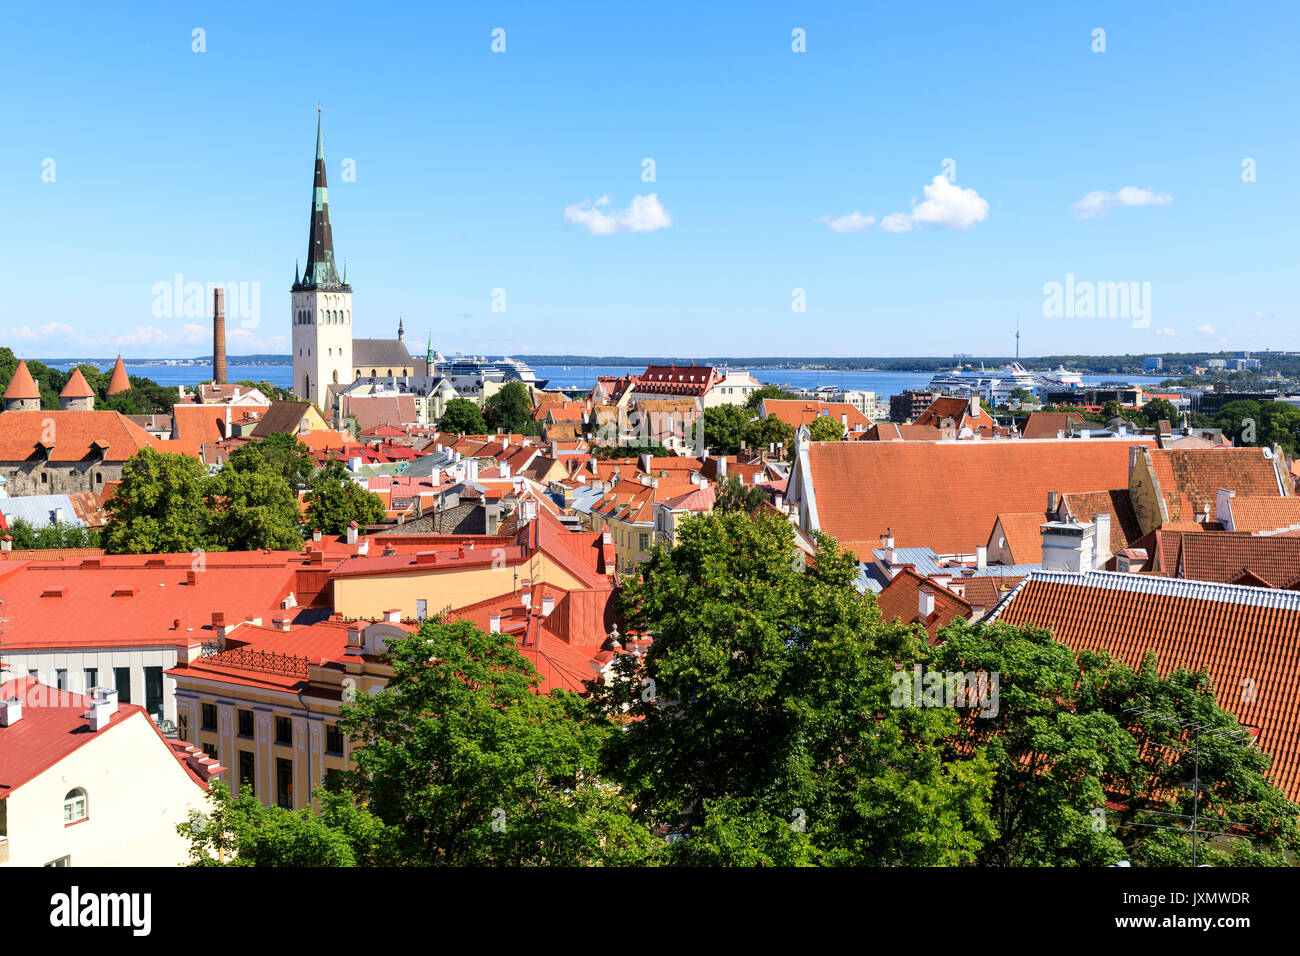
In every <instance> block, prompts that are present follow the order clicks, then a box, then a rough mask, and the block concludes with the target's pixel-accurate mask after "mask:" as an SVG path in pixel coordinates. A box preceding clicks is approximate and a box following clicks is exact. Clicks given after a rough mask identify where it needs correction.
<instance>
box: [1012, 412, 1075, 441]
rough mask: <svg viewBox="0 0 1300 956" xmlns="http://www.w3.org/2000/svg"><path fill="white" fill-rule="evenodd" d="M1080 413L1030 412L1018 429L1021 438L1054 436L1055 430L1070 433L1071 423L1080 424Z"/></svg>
mask: <svg viewBox="0 0 1300 956" xmlns="http://www.w3.org/2000/svg"><path fill="white" fill-rule="evenodd" d="M1083 422H1084V419H1083V416H1082V415H1076V414H1074V413H1073V412H1030V413H1029V419H1028V420H1027V421H1026V422H1025V427H1024V428H1022V429H1021V430H1020V437H1021V438H1055V437H1056V434H1057V432H1061V431H1063V432H1065V434H1067V435H1068V434H1070V427H1071V426H1072V425H1082V424H1083Z"/></svg>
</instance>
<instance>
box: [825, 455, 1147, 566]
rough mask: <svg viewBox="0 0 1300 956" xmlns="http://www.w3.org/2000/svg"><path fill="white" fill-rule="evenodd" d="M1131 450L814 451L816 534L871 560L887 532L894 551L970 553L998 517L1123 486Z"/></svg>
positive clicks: (981, 542)
mask: <svg viewBox="0 0 1300 956" xmlns="http://www.w3.org/2000/svg"><path fill="white" fill-rule="evenodd" d="M1131 447H1132V445H1131V443H1129V442H1127V441H1123V440H1114V441H1096V442H1087V441H1077V440H1071V439H1065V440H1063V441H1055V440H1053V441H1023V440H1020V441H977V442H976V441H969V442H937V443H931V442H812V443H810V444H809V446H808V461H809V468H810V471H811V485H812V487H813V492H814V496H815V504H816V509H817V524H818V526H819V527H820V528H821V529H822V530H824V531H826V532H828V533H830V534H832V535H834V536H835V537H836V538H838V539H839V540H840V542H841V543H842V544H843V545H845V546H846V547H850V548H853V549H854V550H855V551H856V552H857V553H858V555H859V557H866V558H868V559H869V557H870V554H869V551H870V548H872V547H878V546H879V544H878V542H879V541H880V538H881V536H882V535H883V534H884V533H885V529H886V528H890V527H892V528H893V530H894V538H895V542H896V545H897V547H900V548H913V547H931V548H933V549H934V550H935V551H936V552H938V553H940V554H974V553H975V549H976V548H977V547H978V546H979V545H982V544H984V543H986V542H987V541H988V536H989V529H990V528H992V527H993V520H994V519H995V518H996V517H997V516H998V515H999V514H1001V513H1003V512H1027V511H1032V510H1034V509H1036V508H1040V507H1042V506H1043V504H1044V503H1045V502H1046V501H1047V492H1048V491H1049V490H1065V491H1094V490H1096V489H1098V488H1114V487H1117V486H1124V485H1127V484H1128V455H1129V449H1130V448H1131Z"/></svg>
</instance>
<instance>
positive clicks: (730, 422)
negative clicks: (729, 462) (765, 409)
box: [701, 405, 751, 455]
mask: <svg viewBox="0 0 1300 956" xmlns="http://www.w3.org/2000/svg"><path fill="white" fill-rule="evenodd" d="M701 418H702V421H703V430H704V447H705V448H707V449H708V450H709V452H710V454H714V455H734V454H736V453H737V452H739V451H740V443H741V442H742V441H744V440H745V435H746V433H747V432H748V430H749V420H750V418H751V416H750V414H749V413H748V412H746V411H745V410H744V409H742V408H741V407H740V406H739V405H715V406H714V407H712V408H706V409H705V410H704V414H703V416H701Z"/></svg>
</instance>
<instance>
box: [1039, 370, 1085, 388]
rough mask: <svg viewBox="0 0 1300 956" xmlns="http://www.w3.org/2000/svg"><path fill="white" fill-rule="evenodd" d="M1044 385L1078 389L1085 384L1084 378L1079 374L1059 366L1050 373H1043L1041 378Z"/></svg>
mask: <svg viewBox="0 0 1300 956" xmlns="http://www.w3.org/2000/svg"><path fill="white" fill-rule="evenodd" d="M1039 378H1040V379H1041V380H1042V384H1044V385H1052V386H1057V387H1059V386H1062V385H1063V386H1066V387H1067V388H1078V387H1080V386H1081V385H1082V384H1083V376H1082V375H1080V374H1079V373H1078V372H1071V371H1070V370H1069V369H1067V368H1066V367H1065V366H1064V365H1058V366H1057V367H1056V368H1055V369H1053V370H1052V371H1050V372H1043V373H1042V375H1040V376H1039Z"/></svg>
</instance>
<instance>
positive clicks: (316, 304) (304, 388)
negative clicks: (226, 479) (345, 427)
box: [293, 109, 352, 420]
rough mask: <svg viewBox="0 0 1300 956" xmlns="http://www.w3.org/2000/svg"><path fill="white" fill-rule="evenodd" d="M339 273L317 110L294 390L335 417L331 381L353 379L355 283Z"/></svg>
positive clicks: (297, 282)
mask: <svg viewBox="0 0 1300 956" xmlns="http://www.w3.org/2000/svg"><path fill="white" fill-rule="evenodd" d="M345 279H346V276H345V277H344V279H340V278H339V273H338V269H337V268H336V267H335V265H334V237H333V235H332V233H331V232H330V206H329V194H328V191H327V190H326V188H325V143H324V140H323V139H322V137H321V122H320V110H319V109H318V110H317V114H316V180H315V183H314V185H313V187H312V197H311V233H310V234H309V236H308V239H307V268H306V269H305V270H304V271H303V273H302V278H301V279H299V277H298V275H297V274H296V270H295V275H294V280H293V392H294V394H295V395H296V396H297V397H298V398H300V399H306V400H307V401H309V402H312V403H314V404H315V405H316V406H317V407H319V408H320V409H321V411H322V412H324V414H325V418H326V420H330V419H332V417H333V411H334V408H333V405H334V403H333V399H332V398H331V396H330V394H329V391H328V388H329V386H330V385H347V384H348V383H349V382H350V381H352V287H351V286H350V285H348V284H347V282H346V281H345Z"/></svg>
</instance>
